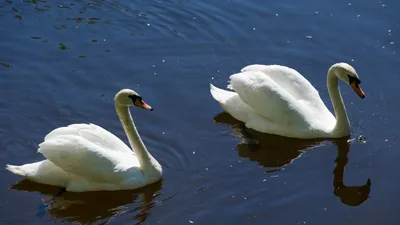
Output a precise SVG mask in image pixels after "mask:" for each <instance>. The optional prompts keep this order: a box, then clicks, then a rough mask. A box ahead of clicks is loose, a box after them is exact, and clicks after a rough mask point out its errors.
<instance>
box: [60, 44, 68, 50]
mask: <svg viewBox="0 0 400 225" xmlns="http://www.w3.org/2000/svg"><path fill="white" fill-rule="evenodd" d="M58 48H59V49H60V50H63V51H64V50H68V49H69V48H68V46H66V45H64V44H63V43H60V44H59V45H58Z"/></svg>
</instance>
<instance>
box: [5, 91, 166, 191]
mask: <svg viewBox="0 0 400 225" xmlns="http://www.w3.org/2000/svg"><path fill="white" fill-rule="evenodd" d="M114 101H115V108H116V111H117V114H118V116H119V119H120V121H121V123H122V126H123V128H124V130H125V133H126V135H127V136H128V140H129V143H130V145H131V147H132V150H133V152H132V150H131V149H129V147H128V146H126V144H124V143H123V142H122V141H121V140H120V139H119V138H117V137H116V136H115V135H113V134H112V133H110V132H108V131H107V130H105V129H103V128H101V127H100V126H97V125H94V124H72V125H69V126H67V127H60V128H57V129H55V130H53V131H52V132H50V133H49V134H48V135H47V136H46V137H45V139H44V142H42V143H41V144H40V145H39V150H38V152H40V153H42V154H43V155H44V156H45V157H46V160H43V161H40V162H36V163H30V164H25V165H22V166H13V165H7V166H6V169H8V170H9V171H11V172H12V173H14V174H16V175H19V176H22V177H24V178H27V179H29V180H32V181H35V182H38V183H42V184H49V185H55V186H60V187H64V188H66V190H67V191H71V192H83V191H99V190H108V191H113V190H125V189H135V188H139V187H143V186H145V185H147V184H150V183H154V182H156V181H157V180H159V179H161V176H162V168H161V165H160V164H159V163H158V162H157V160H156V159H155V158H153V156H152V155H151V154H150V153H149V152H148V151H147V149H146V147H145V145H144V144H143V142H142V140H141V138H140V136H139V133H138V132H137V130H136V127H135V124H134V123H133V120H132V117H131V115H130V111H129V108H128V107H129V106H138V107H141V108H144V109H147V110H152V108H151V107H150V106H149V105H147V104H146V103H145V102H144V101H143V100H142V97H141V96H140V95H138V94H137V93H136V92H135V91H133V90H129V89H123V90H121V91H119V92H118V93H117V94H116V95H115V98H114Z"/></svg>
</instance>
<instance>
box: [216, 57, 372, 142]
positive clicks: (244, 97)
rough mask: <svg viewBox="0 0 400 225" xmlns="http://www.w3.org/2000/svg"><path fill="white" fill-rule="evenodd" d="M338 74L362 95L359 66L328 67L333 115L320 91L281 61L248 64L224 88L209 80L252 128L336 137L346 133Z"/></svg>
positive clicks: (220, 97) (347, 126)
mask: <svg viewBox="0 0 400 225" xmlns="http://www.w3.org/2000/svg"><path fill="white" fill-rule="evenodd" d="M338 78H340V79H341V80H343V81H344V82H346V83H348V84H350V86H351V87H352V88H353V89H354V91H355V92H356V93H357V94H358V95H359V96H360V97H361V98H364V97H365V94H364V92H363V91H362V89H361V88H360V86H359V84H360V79H359V77H358V75H357V72H356V71H355V70H354V68H353V67H352V66H350V65H349V64H347V63H336V64H334V65H333V66H331V67H330V69H329V71H328V77H327V85H328V91H329V96H330V98H331V100H332V103H333V108H334V111H335V115H336V118H335V117H334V116H333V115H332V113H331V112H330V111H329V110H328V109H327V107H326V106H325V104H324V103H323V102H322V100H321V98H320V96H319V94H318V91H317V90H316V89H315V88H314V87H313V86H312V85H311V84H310V83H309V82H308V80H307V79H305V78H304V77H303V76H302V75H301V74H300V73H298V72H297V71H296V70H294V69H291V68H288V67H285V66H279V65H250V66H247V67H245V68H243V69H242V70H241V73H238V74H234V75H231V76H230V85H229V86H228V88H230V89H232V90H234V91H235V92H232V91H225V90H222V89H219V88H217V87H215V86H213V85H212V84H210V89H211V95H212V96H213V98H214V99H215V100H217V101H218V102H219V103H220V104H221V106H222V108H223V109H224V110H225V111H226V112H227V113H229V114H231V115H232V116H233V117H234V118H236V119H238V120H240V121H242V122H244V123H245V124H246V127H248V128H252V129H254V130H257V131H260V132H264V133H270V134H276V135H281V136H287V137H293V138H305V139H306V138H338V137H344V136H348V135H349V134H350V124H349V119H348V117H347V113H346V108H345V106H344V104H343V100H342V97H341V95H340V91H339V87H338Z"/></svg>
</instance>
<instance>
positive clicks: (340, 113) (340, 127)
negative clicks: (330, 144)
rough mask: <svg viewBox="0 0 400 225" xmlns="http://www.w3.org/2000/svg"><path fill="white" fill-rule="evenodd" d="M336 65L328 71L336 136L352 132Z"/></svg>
mask: <svg viewBox="0 0 400 225" xmlns="http://www.w3.org/2000/svg"><path fill="white" fill-rule="evenodd" d="M335 70H336V69H335V67H334V66H332V67H331V68H330V69H329V71H328V83H327V85H328V92H329V97H330V98H331V101H332V104H333V109H334V110H335V115H336V125H335V127H334V129H333V131H332V133H333V134H334V136H336V137H343V136H346V135H349V134H350V123H349V118H348V117H347V113H346V107H345V106H344V103H343V99H342V96H341V94H340V90H339V85H338V77H337V75H336V72H335Z"/></svg>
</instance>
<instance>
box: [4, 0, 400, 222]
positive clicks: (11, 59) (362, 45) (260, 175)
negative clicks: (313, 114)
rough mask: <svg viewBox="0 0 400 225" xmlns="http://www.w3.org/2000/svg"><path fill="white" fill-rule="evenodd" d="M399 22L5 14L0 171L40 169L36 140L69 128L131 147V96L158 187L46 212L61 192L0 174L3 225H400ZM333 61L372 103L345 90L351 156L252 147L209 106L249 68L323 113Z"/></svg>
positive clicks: (306, 145)
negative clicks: (136, 99)
mask: <svg viewBox="0 0 400 225" xmlns="http://www.w3.org/2000/svg"><path fill="white" fill-rule="evenodd" d="M399 10H400V3H399V2H398V1H395V0H390V1H372V0H366V1H361V0H356V1H342V0H337V1H333V0H327V1H317V0H307V1H295V0H288V1H262V0H254V1H245V0H231V1H229V0H224V1H211V0H204V1H190V0H183V1H170V0H165V1H161V0H157V1H145V0H137V1H127V0H124V1H122V0H119V1H111V0H108V1H105V0H103V1H100V0H93V1H44V0H42V1H40V0H31V1H28V0H19V1H15V0H2V1H1V2H0V34H1V36H0V82H1V83H0V85H1V98H0V116H1V120H0V134H1V138H0V150H1V151H0V164H1V165H5V164H7V163H10V164H23V163H27V162H34V161H39V160H42V159H43V157H42V156H41V155H40V154H37V153H36V150H37V145H38V144H39V143H40V142H41V141H42V140H43V137H44V136H45V135H46V134H47V133H48V132H49V131H51V130H52V129H54V128H57V127H60V126H65V125H68V124H71V123H82V122H84V123H88V122H93V123H96V124H98V125H101V126H102V127H104V128H106V129H108V130H110V131H111V132H113V133H114V134H116V135H117V136H118V137H120V138H121V139H123V140H124V141H125V142H126V137H125V134H124V133H123V130H122V127H121V125H120V123H119V120H118V118H117V116H116V114H115V112H114V108H113V107H114V106H113V97H114V94H115V93H116V92H117V91H118V90H119V89H121V88H131V89H134V90H136V91H137V92H138V93H140V94H141V95H142V96H143V98H144V99H145V100H146V102H148V103H149V104H150V105H152V106H153V107H154V109H155V110H154V112H151V113H150V112H147V111H144V110H137V109H136V110H134V111H132V113H133V115H134V119H135V122H136V124H137V126H138V129H139V132H140V134H141V135H142V138H143V139H144V142H145V144H146V145H147V146H148V148H149V150H150V151H151V152H152V154H153V155H154V156H155V157H156V158H157V159H158V160H159V162H160V163H161V164H162V166H163V168H164V179H163V180H162V181H161V182H158V183H156V184H154V185H150V186H148V187H145V188H142V189H140V190H135V191H123V192H93V193H80V194H76V193H65V194H63V195H62V196H61V197H60V198H55V199H52V196H54V195H55V194H56V193H57V192H58V191H59V189H58V188H56V187H51V186H46V185H39V184H35V183H32V182H29V181H21V179H20V178H19V177H16V176H14V175H12V174H11V173H9V172H8V171H6V170H1V172H0V179H1V183H2V185H1V186H2V188H1V189H0V190H1V191H0V193H1V196H2V198H1V199H2V200H1V202H0V207H1V214H0V223H2V224H49V223H52V222H55V223H57V224H61V223H63V222H65V223H68V222H74V223H80V224H106V223H109V224H141V223H142V224H316V225H319V224H326V225H329V224H341V225H342V224H351V225H355V224H371V225H375V224H385V225H391V224H398V223H399V221H400V219H399V218H400V217H399V216H398V212H399V210H398V209H399V204H400V197H399V195H398V190H400V181H399V179H398V178H399V176H400V170H399V169H398V168H399V167H400V151H399V149H400V148H399V147H400V140H399V134H398V131H399V129H398V127H399V125H400V119H399V116H398V109H399V108H400V101H399V98H398V95H399V94H400V90H399V85H400V78H399V76H398V75H399V74H398V69H397V68H398V67H399V65H400V57H399V54H400V48H399V44H400V16H399V14H398V12H399ZM339 61H345V62H348V63H350V64H351V65H353V66H354V67H355V68H356V70H357V72H358V73H359V75H360V78H361V80H362V87H363V89H364V91H365V93H366V95H367V97H366V99H364V100H360V99H359V98H358V96H357V95H356V94H355V93H353V92H352V90H351V89H350V88H349V87H347V86H345V85H344V84H341V90H342V95H343V97H344V100H345V103H346V107H347V110H348V114H349V117H350V120H351V124H352V135H351V137H350V139H351V140H350V141H348V140H347V138H345V139H340V140H313V141H301V140H295V139H287V138H283V137H277V136H273V135H267V134H261V133H258V132H255V131H252V130H249V129H246V128H245V127H244V126H243V124H241V123H240V122H238V121H235V120H234V119H233V118H231V117H230V116H229V115H227V114H223V113H222V114H221V111H222V110H221V108H220V107H219V105H218V104H217V103H216V102H215V101H214V100H213V99H212V98H211V96H210V94H209V87H208V85H209V82H213V83H214V84H215V85H217V86H220V87H223V86H225V85H226V84H227V80H228V76H229V75H231V74H233V73H236V72H238V71H240V69H241V68H243V67H244V66H246V65H248V64H254V63H262V64H281V65H286V66H290V67H293V68H295V69H297V70H298V71H299V72H300V73H302V74H303V75H304V76H305V77H306V78H307V79H308V80H309V81H310V82H311V83H312V84H313V85H314V86H315V87H316V88H317V89H318V90H319V91H320V95H321V97H322V99H323V100H324V102H326V104H327V105H328V106H329V108H330V109H331V108H332V107H331V105H330V101H329V97H328V93H327V90H326V86H325V83H326V72H327V70H328V68H329V67H330V66H331V65H332V64H333V63H336V62H339ZM360 135H362V137H364V138H365V141H363V140H358V139H357V137H359V136H360ZM368 179H370V180H368ZM43 205H47V207H44V208H43V207H42V206H43Z"/></svg>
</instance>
